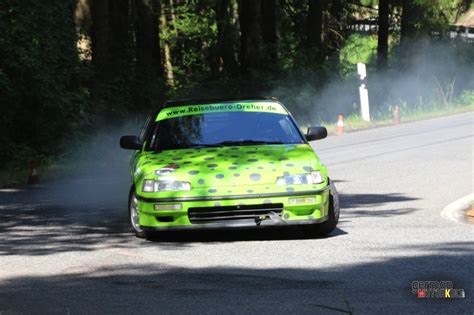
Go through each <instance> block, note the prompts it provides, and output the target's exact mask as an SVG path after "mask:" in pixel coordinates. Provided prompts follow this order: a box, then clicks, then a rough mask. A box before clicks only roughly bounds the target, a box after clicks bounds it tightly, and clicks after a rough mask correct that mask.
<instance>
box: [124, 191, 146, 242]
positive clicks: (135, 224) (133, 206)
mask: <svg viewBox="0 0 474 315" xmlns="http://www.w3.org/2000/svg"><path fill="white" fill-rule="evenodd" d="M128 220H129V222H130V226H131V230H132V232H133V233H135V235H136V237H139V238H147V237H148V235H147V233H146V232H145V231H144V230H142V229H141V228H140V225H139V220H138V209H137V195H136V193H135V187H133V186H132V188H130V194H129V198H128Z"/></svg>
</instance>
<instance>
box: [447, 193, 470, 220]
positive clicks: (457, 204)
mask: <svg viewBox="0 0 474 315" xmlns="http://www.w3.org/2000/svg"><path fill="white" fill-rule="evenodd" d="M473 203H474V194H469V195H467V196H465V197H463V198H461V199H458V200H456V201H454V202H452V203H450V204H449V205H447V206H446V207H445V208H444V209H443V211H441V216H442V217H443V218H445V219H447V220H450V221H455V222H461V223H465V224H469V223H468V221H467V218H466V215H465V213H464V211H465V210H467V209H469V208H470V207H471V204H473Z"/></svg>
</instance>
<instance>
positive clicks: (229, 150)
mask: <svg viewBox="0 0 474 315" xmlns="http://www.w3.org/2000/svg"><path fill="white" fill-rule="evenodd" d="M319 168H320V165H319V159H318V157H317V156H316V154H315V153H314V151H313V149H312V148H311V146H310V145H308V144H291V145H256V146H224V147H216V148H198V149H182V150H164V151H159V152H147V153H146V154H143V155H142V156H141V157H140V158H139V160H138V162H137V167H136V175H139V176H140V177H142V178H148V179H161V180H182V181H188V182H190V183H191V185H192V187H193V189H194V188H216V187H227V186H248V187H250V186H255V185H270V184H275V183H276V180H277V177H279V176H284V175H289V174H302V173H308V172H310V171H312V170H314V169H319ZM249 190H251V188H249Z"/></svg>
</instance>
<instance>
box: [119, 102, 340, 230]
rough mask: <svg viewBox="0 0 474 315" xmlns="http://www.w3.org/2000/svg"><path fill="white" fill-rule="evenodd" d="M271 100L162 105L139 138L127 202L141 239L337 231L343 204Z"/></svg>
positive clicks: (311, 135)
mask: <svg viewBox="0 0 474 315" xmlns="http://www.w3.org/2000/svg"><path fill="white" fill-rule="evenodd" d="M326 134H327V132H326V130H325V128H324V127H312V128H309V130H308V133H307V134H306V135H303V134H302V133H301V131H300V129H299V128H298V127H297V125H296V122H295V121H294V119H293V117H292V116H291V115H290V113H289V112H288V111H287V110H286V108H285V107H284V106H283V105H282V104H281V103H280V102H278V101H276V100H274V99H253V100H221V101H212V102H210V101H191V102H173V103H167V104H166V105H165V106H164V108H163V109H162V110H161V111H160V112H157V113H154V114H153V115H151V116H150V117H149V119H148V120H147V122H146V123H145V126H144V127H143V129H142V132H141V133H140V135H139V136H124V137H122V138H121V141H120V143H121V146H122V147H123V148H125V149H131V150H134V153H133V155H132V159H131V178H132V186H131V188H130V196H129V207H128V208H129V216H130V222H131V226H132V228H133V230H134V232H135V234H136V235H137V236H139V237H147V236H148V235H149V234H151V233H154V232H159V231H163V230H186V229H196V228H198V229H209V228H264V227H284V226H289V225H300V226H301V228H302V229H304V230H305V231H307V232H308V233H316V234H320V235H324V234H328V233H330V232H331V231H333V230H334V228H335V227H336V225H337V222H338V218H339V200H338V195H337V191H336V188H335V186H334V183H333V182H331V180H330V179H329V177H328V174H327V169H326V167H325V166H324V165H323V164H322V163H321V162H320V160H319V158H318V156H317V155H316V153H315V152H314V151H313V149H312V147H311V146H310V145H309V143H308V141H311V140H318V139H322V138H324V137H326Z"/></svg>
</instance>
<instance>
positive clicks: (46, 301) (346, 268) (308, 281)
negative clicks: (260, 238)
mask: <svg viewBox="0 0 474 315" xmlns="http://www.w3.org/2000/svg"><path fill="white" fill-rule="evenodd" d="M317 250H318V249H317V248H314V251H317ZM393 250H394V254H393V256H386V257H385V258H383V259H379V260H377V261H372V262H367V263H359V264H344V265H340V266H327V267H322V268H314V267H312V266H310V265H308V267H307V268H291V267H287V268H260V267H259V266H249V267H248V268H239V267H211V268H193V269H189V268H176V267H172V266H164V265H160V264H156V263H153V262H150V261H145V262H141V263H140V262H139V263H138V264H136V263H134V264H131V263H130V264H126V263H124V264H123V265H121V266H113V267H101V268H95V269H94V268H91V269H90V270H88V271H84V270H82V271H80V272H70V273H63V274H60V275H52V276H28V277H16V278H10V279H5V280H4V281H2V282H1V283H0V309H1V310H2V311H3V312H7V313H8V312H9V311H12V312H13V311H15V312H28V311H29V312H31V310H34V311H35V312H48V313H56V312H57V313H68V312H69V311H72V312H74V311H75V312H81V313H99V312H100V313H102V312H105V313H143V312H147V313H156V312H159V313H180V314H183V313H194V314H195V313H209V312H212V313H229V312H231V313H278V314H280V313H290V312H291V313H297V314H300V313H320V312H328V311H329V310H331V309H337V310H339V312H340V313H348V312H353V313H355V314H357V313H359V314H365V313H379V312H382V311H383V312H386V311H390V313H402V314H405V313H412V312H423V313H432V312H436V313H446V314H448V313H449V314H454V313H467V312H469V311H471V310H472V309H473V307H474V299H472V296H470V294H471V292H473V290H474V286H473V281H472V277H470V275H472V274H473V272H474V266H473V265H472V261H473V260H474V245H473V244H472V243H470V242H455V243H445V244H430V247H429V248H426V247H423V246H419V247H418V248H417V254H416V255H414V256H410V255H408V254H404V255H400V253H401V252H403V250H404V248H403V246H401V247H397V248H394V249H393ZM223 254H225V255H232V253H223ZM189 259H192V257H190V258H189ZM222 260H223V261H225V256H223V257H222ZM452 267H453V268H454V269H453V268H452ZM424 280H432V281H436V280H438V281H440V280H449V281H453V284H454V287H455V288H460V289H464V290H465V291H466V294H467V298H465V299H448V300H432V299H424V300H420V299H418V298H417V296H416V295H415V294H413V293H412V292H411V282H412V281H424ZM331 314H332V313H331ZM334 314H337V313H334Z"/></svg>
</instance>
